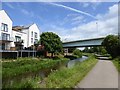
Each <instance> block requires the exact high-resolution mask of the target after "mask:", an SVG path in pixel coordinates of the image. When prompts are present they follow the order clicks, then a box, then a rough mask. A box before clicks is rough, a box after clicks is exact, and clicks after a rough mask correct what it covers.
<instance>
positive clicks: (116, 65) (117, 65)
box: [113, 57, 120, 72]
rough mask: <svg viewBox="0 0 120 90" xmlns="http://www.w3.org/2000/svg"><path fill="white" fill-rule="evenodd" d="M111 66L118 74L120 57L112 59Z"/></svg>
mask: <svg viewBox="0 0 120 90" xmlns="http://www.w3.org/2000/svg"><path fill="white" fill-rule="evenodd" d="M113 64H114V65H115V67H116V68H117V70H118V71H119V72H120V57H117V58H115V59H113Z"/></svg>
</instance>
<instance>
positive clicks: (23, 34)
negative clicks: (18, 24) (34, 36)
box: [11, 31, 27, 47]
mask: <svg viewBox="0 0 120 90" xmlns="http://www.w3.org/2000/svg"><path fill="white" fill-rule="evenodd" d="M12 36H13V37H14V40H13V42H15V41H16V39H15V36H19V37H21V40H23V42H24V43H23V45H24V47H27V34H26V33H24V32H18V31H12ZM12 45H13V46H12ZM11 46H12V47H14V46H15V45H14V44H11Z"/></svg>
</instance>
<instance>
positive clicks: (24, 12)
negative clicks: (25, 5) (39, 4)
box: [20, 9, 36, 17]
mask: <svg viewBox="0 0 120 90" xmlns="http://www.w3.org/2000/svg"><path fill="white" fill-rule="evenodd" d="M20 10H21V12H22V13H23V14H25V15H27V16H29V17H35V16H36V15H35V14H34V13H33V12H32V11H27V10H26V9H20Z"/></svg>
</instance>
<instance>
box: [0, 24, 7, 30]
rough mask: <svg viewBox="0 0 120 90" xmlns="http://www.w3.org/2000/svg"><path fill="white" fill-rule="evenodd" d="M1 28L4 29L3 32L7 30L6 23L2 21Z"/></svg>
mask: <svg viewBox="0 0 120 90" xmlns="http://www.w3.org/2000/svg"><path fill="white" fill-rule="evenodd" d="M1 30H2V31H5V32H8V25H7V24H4V23H2V25H1Z"/></svg>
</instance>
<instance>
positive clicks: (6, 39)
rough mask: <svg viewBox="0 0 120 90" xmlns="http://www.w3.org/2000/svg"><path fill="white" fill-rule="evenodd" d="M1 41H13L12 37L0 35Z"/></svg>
mask: <svg viewBox="0 0 120 90" xmlns="http://www.w3.org/2000/svg"><path fill="white" fill-rule="evenodd" d="M0 40H1V41H13V37H10V38H7V37H2V36H0Z"/></svg>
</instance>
